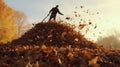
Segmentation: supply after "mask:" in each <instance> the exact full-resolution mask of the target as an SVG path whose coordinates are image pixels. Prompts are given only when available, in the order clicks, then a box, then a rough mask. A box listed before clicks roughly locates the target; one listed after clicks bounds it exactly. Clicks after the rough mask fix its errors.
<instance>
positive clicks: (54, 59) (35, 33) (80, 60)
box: [0, 22, 120, 67]
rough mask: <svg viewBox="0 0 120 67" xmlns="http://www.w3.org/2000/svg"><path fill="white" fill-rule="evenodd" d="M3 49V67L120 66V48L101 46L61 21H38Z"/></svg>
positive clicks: (0, 54)
mask: <svg viewBox="0 0 120 67" xmlns="http://www.w3.org/2000/svg"><path fill="white" fill-rule="evenodd" d="M0 50H1V51H0V58H1V60H0V62H1V63H0V66H1V67H4V66H5V67H6V66H9V67H16V65H17V66H18V67H103V66H104V67H119V66H120V51H119V50H108V49H105V48H104V47H102V46H98V45H97V44H95V43H93V42H91V41H88V40H87V39H86V38H84V37H83V36H82V35H81V34H80V33H78V32H76V31H75V30H74V29H73V27H72V26H70V25H66V24H64V23H61V22H52V23H49V22H45V23H38V24H36V25H35V26H34V27H33V28H32V29H31V30H29V31H28V32H26V33H25V34H24V35H23V36H22V37H21V38H19V39H17V40H14V41H13V42H12V43H9V44H6V45H2V46H0Z"/></svg>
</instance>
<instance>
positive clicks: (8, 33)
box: [0, 0, 17, 43]
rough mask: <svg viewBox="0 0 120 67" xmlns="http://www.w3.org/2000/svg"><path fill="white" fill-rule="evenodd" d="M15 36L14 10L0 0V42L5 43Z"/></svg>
mask: <svg viewBox="0 0 120 67" xmlns="http://www.w3.org/2000/svg"><path fill="white" fill-rule="evenodd" d="M15 37H17V32H16V25H15V23H14V10H13V9H12V8H10V7H8V6H7V5H6V4H5V3H4V2H3V0H0V43H7V42H10V41H12V40H13V39H15Z"/></svg>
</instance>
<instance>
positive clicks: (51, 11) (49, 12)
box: [48, 8, 53, 16]
mask: <svg viewBox="0 0 120 67" xmlns="http://www.w3.org/2000/svg"><path fill="white" fill-rule="evenodd" d="M52 10H53V8H52V9H51V10H50V11H49V13H48V16H49V14H50V13H51V12H52Z"/></svg>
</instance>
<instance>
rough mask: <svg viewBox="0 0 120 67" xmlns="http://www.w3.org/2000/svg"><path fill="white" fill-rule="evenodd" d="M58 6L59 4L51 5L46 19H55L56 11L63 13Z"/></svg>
mask: <svg viewBox="0 0 120 67" xmlns="http://www.w3.org/2000/svg"><path fill="white" fill-rule="evenodd" d="M58 7H59V5H56V7H53V8H52V9H51V10H50V11H49V14H51V15H50V18H49V20H48V21H51V20H52V19H53V20H54V21H55V20H56V15H57V13H59V14H60V15H63V14H62V13H61V12H60V11H59V9H58ZM49 14H48V16H49Z"/></svg>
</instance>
